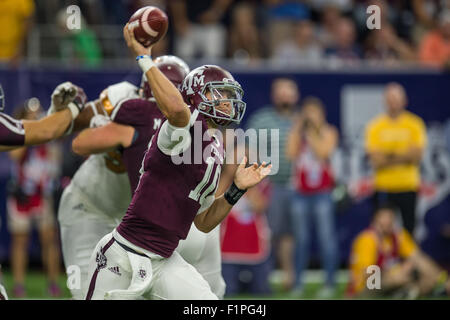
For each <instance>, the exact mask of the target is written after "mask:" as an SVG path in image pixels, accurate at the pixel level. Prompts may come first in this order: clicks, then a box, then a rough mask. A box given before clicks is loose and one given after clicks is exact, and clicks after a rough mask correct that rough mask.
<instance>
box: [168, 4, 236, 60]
mask: <svg viewBox="0 0 450 320" xmlns="http://www.w3.org/2000/svg"><path fill="white" fill-rule="evenodd" d="M231 2H232V0H206V1H186V0H173V1H172V2H170V10H171V13H172V20H171V21H172V23H173V27H174V31H175V39H174V40H175V54H176V55H177V56H180V57H181V58H183V59H192V58H196V57H198V56H200V57H201V58H208V59H217V58H221V57H223V56H224V54H225V52H226V50H225V42H226V30H225V27H224V26H223V25H222V23H221V20H222V17H223V16H224V15H225V13H226V11H227V10H228V8H229V6H230V4H231Z"/></svg>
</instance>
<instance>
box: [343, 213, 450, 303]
mask: <svg viewBox="0 0 450 320" xmlns="http://www.w3.org/2000/svg"><path fill="white" fill-rule="evenodd" d="M349 265H350V283H349V286H348V291H347V294H348V295H349V296H355V295H359V296H367V295H374V294H381V295H389V296H391V297H395V298H417V297H418V296H424V295H426V294H430V293H431V292H432V291H433V289H438V288H437V287H438V286H441V287H444V286H445V282H446V281H447V278H448V275H447V273H446V272H445V271H443V270H442V269H441V268H440V267H439V266H438V265H437V264H436V263H435V262H434V261H432V260H431V259H430V258H429V257H428V256H427V255H425V254H424V253H423V252H422V251H421V250H420V249H419V248H418V246H417V245H416V244H415V242H414V240H413V238H412V237H411V235H410V234H409V233H408V231H406V230H405V229H404V228H400V227H398V226H396V224H395V208H394V207H392V206H390V205H381V206H380V207H379V208H378V209H376V211H375V213H374V214H373V217H372V222H371V224H370V226H369V227H368V228H367V229H365V230H363V231H362V232H360V233H359V234H358V235H357V237H356V238H355V240H354V241H353V244H352V249H351V253H350V261H349ZM371 266H378V267H379V268H380V271H381V272H380V276H381V279H380V280H381V283H380V286H381V288H379V290H369V289H368V288H367V285H366V282H367V278H368V277H369V276H370V275H372V274H373V271H372V270H368V268H369V267H371ZM444 290H445V289H444Z"/></svg>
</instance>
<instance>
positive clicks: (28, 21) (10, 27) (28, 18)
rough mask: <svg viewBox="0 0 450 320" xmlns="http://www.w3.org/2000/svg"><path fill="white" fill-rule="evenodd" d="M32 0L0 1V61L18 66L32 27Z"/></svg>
mask: <svg viewBox="0 0 450 320" xmlns="http://www.w3.org/2000/svg"><path fill="white" fill-rule="evenodd" d="M33 14H34V1H33V0H2V1H0V63H2V62H6V63H9V64H10V65H12V66H18V65H19V62H20V60H21V59H22V57H23V56H24V54H25V47H26V41H27V36H28V33H29V31H30V30H31V27H32V20H33Z"/></svg>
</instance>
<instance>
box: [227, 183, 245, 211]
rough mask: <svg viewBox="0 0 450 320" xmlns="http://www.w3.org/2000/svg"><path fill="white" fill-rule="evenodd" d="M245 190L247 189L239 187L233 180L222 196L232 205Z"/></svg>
mask: <svg viewBox="0 0 450 320" xmlns="http://www.w3.org/2000/svg"><path fill="white" fill-rule="evenodd" d="M246 191H247V190H241V189H239V188H238V187H237V186H236V185H235V184H234V182H233V183H232V184H231V186H230V187H229V188H228V190H227V192H225V194H224V195H223V197H224V198H225V200H227V201H228V203H229V204H231V205H232V206H234V205H235V204H236V202H238V201H239V199H240V198H241V197H242V196H243V195H244V193H245V192H246Z"/></svg>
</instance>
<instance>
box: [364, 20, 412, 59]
mask: <svg viewBox="0 0 450 320" xmlns="http://www.w3.org/2000/svg"><path fill="white" fill-rule="evenodd" d="M365 58H366V59H369V60H371V61H380V62H383V63H387V64H392V63H395V62H396V61H399V60H401V61H414V60H415V59H416V53H415V52H414V49H413V48H412V47H411V46H410V45H409V44H408V43H407V42H406V41H404V40H403V39H400V38H399V37H398V36H397V34H396V33H395V30H394V28H393V27H392V26H391V25H389V24H387V23H386V24H384V26H383V27H382V28H381V29H379V30H377V29H375V30H372V31H371V32H370V34H369V37H368V39H367V41H366V50H365Z"/></svg>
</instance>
